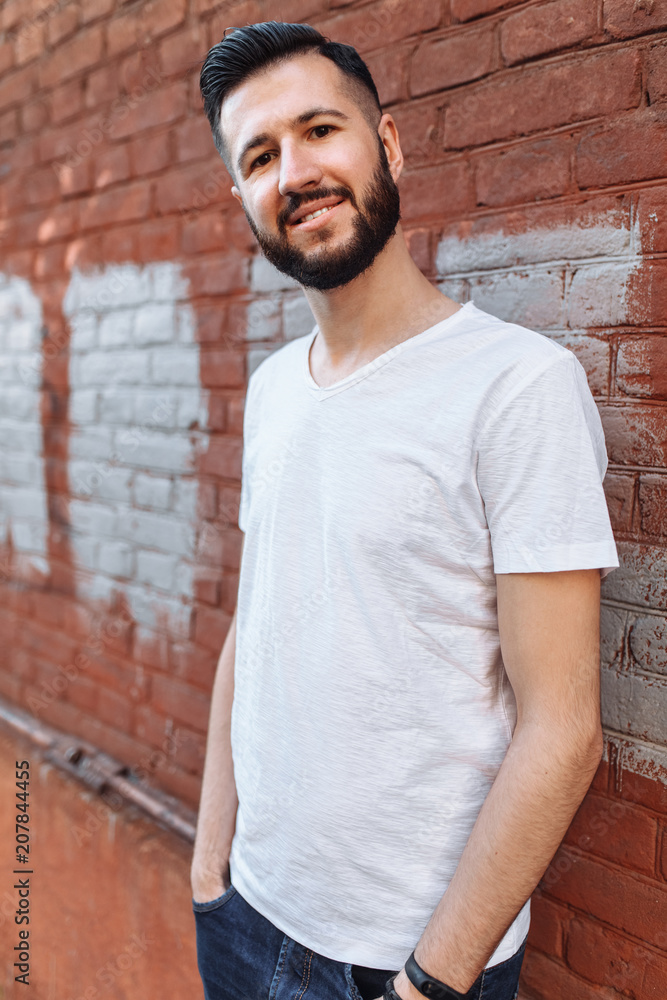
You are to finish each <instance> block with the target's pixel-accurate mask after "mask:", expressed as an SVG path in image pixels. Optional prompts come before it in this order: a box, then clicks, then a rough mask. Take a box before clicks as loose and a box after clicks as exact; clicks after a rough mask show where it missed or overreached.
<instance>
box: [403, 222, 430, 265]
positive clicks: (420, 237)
mask: <svg viewBox="0 0 667 1000" xmlns="http://www.w3.org/2000/svg"><path fill="white" fill-rule="evenodd" d="M431 237H432V234H431V231H430V230H429V229H413V230H412V231H408V232H406V233H405V239H406V241H407V244H408V250H409V251H410V256H411V257H412V259H413V260H414V262H415V264H416V265H417V267H418V268H419V270H420V271H421V272H422V273H423V274H431V272H432V271H433V246H432V242H433V241H432V238H431Z"/></svg>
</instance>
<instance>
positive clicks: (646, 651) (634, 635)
mask: <svg viewBox="0 0 667 1000" xmlns="http://www.w3.org/2000/svg"><path fill="white" fill-rule="evenodd" d="M630 651H631V653H632V657H633V659H634V660H635V662H636V663H637V667H638V669H641V670H646V671H648V672H649V673H654V674H664V675H665V676H667V618H665V617H664V616H663V615H643V616H642V617H641V618H638V619H636V621H634V622H633V624H632V628H631V630H630Z"/></svg>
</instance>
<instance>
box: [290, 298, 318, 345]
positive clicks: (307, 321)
mask: <svg viewBox="0 0 667 1000" xmlns="http://www.w3.org/2000/svg"><path fill="white" fill-rule="evenodd" d="M314 326H315V317H314V316H313V314H312V312H311V309H310V306H309V305H308V302H307V300H306V299H305V297H304V296H303V295H300V296H298V298H291V297H290V298H288V299H285V302H284V304H283V330H284V332H285V339H286V340H295V339H296V338H297V337H305V336H306V334H308V333H310V332H311V331H312V329H313V327H314Z"/></svg>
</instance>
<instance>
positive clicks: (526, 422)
mask: <svg viewBox="0 0 667 1000" xmlns="http://www.w3.org/2000/svg"><path fill="white" fill-rule="evenodd" d="M201 84H202V93H203V95H204V100H205V108H206V112H207V115H208V118H209V121H210V123H211V128H212V131H213V136H214V140H215V142H216V145H217V147H218V149H219V151H220V152H221V154H222V156H223V158H224V161H225V163H226V165H227V167H228V169H229V172H230V174H231V176H232V179H233V187H232V192H233V194H234V196H235V197H236V198H237V199H238V201H239V202H240V203H241V205H242V206H243V209H244V211H245V214H246V216H247V219H248V222H249V225H250V226H251V228H252V231H253V232H254V234H255V235H256V237H257V240H258V242H259V245H260V247H261V249H262V251H263V252H264V253H265V255H266V256H267V257H268V259H269V260H270V261H272V262H273V263H274V264H275V265H276V266H277V267H278V268H280V270H282V271H283V272H284V273H286V274H289V275H291V276H292V277H294V278H296V280H297V281H298V282H300V284H301V285H302V286H303V288H304V291H305V295H306V297H307V299H308V302H309V304H310V307H311V308H312V311H313V314H314V316H315V319H316V322H317V325H316V327H315V329H314V330H313V332H312V333H311V334H309V335H308V336H306V337H302V338H300V339H298V340H294V341H292V342H290V343H288V344H286V345H285V346H284V347H282V348H281V349H280V350H278V351H276V352H274V354H272V355H271V357H270V358H268V359H267V360H265V361H264V363H263V364H262V365H261V366H260V367H259V368H258V369H257V371H256V372H255V373H254V374H253V375H252V377H251V379H250V383H249V387H248V395H247V400H246V415H245V424H244V458H243V484H242V497H241V508H240V514H239V526H240V527H241V529H242V530H243V531H244V549H243V555H242V561H241V574H240V583H239V594H238V603H237V610H236V612H235V614H234V618H233V620H232V625H231V627H230V630H229V634H228V636H227V639H226V641H225V644H224V648H223V651H222V654H221V657H220V663H219V666H218V672H217V676H216V680H215V685H214V690H213V696H212V705H211V717H210V729H209V736H208V747H207V755H206V765H205V770H204V779H203V787H202V797H201V808H200V815H199V823H198V830H197V838H196V844H195V851H194V858H193V865H192V890H193V907H194V910H195V919H196V925H197V947H198V961H199V968H200V972H201V975H202V979H203V982H204V986H205V991H206V997H207V998H208V1000H223V998H224V1000H259V998H267V1000H283V998H284V1000H288V998H294V1000H309V998H310V1000H325V998H327V1000H329V998H331V1000H343V998H346V1000H359V998H360V997H361V998H363V1000H375V998H377V997H379V996H381V995H384V996H386V997H389V998H391V1000H396V998H397V997H398V998H400V1000H421V998H422V997H424V996H429V997H436V998H437V997H442V998H446V997H460V996H465V997H468V998H475V1000H477V998H480V997H482V998H483V1000H510V998H513V997H515V996H516V992H517V983H518V978H519V971H520V968H521V961H522V957H523V948H524V944H525V937H526V934H527V930H528V923H529V913H528V906H529V904H528V899H529V897H530V894H531V892H532V891H533V889H534V888H535V886H536V885H537V883H538V881H539V879H540V877H541V876H542V874H543V872H544V871H545V869H546V867H547V865H548V863H549V861H550V859H551V857H552V856H553V854H554V852H555V851H556V849H557V847H558V845H559V843H560V841H561V839H562V837H563V835H564V833H565V831H566V830H567V827H568V825H569V823H570V821H571V819H572V817H573V815H574V813H575V811H576V809H577V807H578V806H579V804H580V802H581V800H582V798H583V796H584V794H585V792H586V790H587V788H588V786H589V784H590V781H591V779H592V777H593V775H594V773H595V770H596V768H597V765H598V763H599V760H600V754H601V728H600V716H599V689H598V673H599V654H598V617H599V588H600V576H601V570H602V571H603V572H605V571H608V570H609V569H611V568H612V567H614V566H615V565H618V563H617V560H616V551H615V547H614V542H613V536H612V533H611V529H610V525H609V519H608V515H607V509H606V505H605V501H604V495H603V492H602V488H601V479H602V477H603V475H604V471H605V468H606V454H605V451H604V441H603V436H602V430H601V426H600V421H599V417H598V414H597V410H596V407H595V405H594V403H593V401H592V398H591V396H590V392H589V390H588V386H587V383H586V378H585V375H584V373H583V370H582V369H581V366H580V365H579V364H578V362H577V361H576V360H575V358H574V356H573V355H572V354H571V353H570V352H568V351H566V350H564V349H563V348H561V347H560V346H558V345H557V344H555V343H554V342H552V341H550V340H548V339H547V338H545V337H543V336H541V335H539V334H536V333H533V332H530V331H527V330H524V329H522V328H519V327H516V326H513V325H510V324H507V323H503V322H501V321H499V320H497V319H495V318H494V317H492V316H489V315H488V314H486V313H483V312H481V311H480V310H478V309H477V308H476V307H475V306H474V305H473V304H472V303H468V304H467V305H465V306H460V305H459V304H458V303H455V302H453V301H451V300H450V299H448V298H446V297H445V296H443V295H441V294H440V293H439V292H438V291H437V290H436V289H434V288H433V287H432V286H431V284H430V283H429V282H428V281H427V280H426V278H424V276H423V275H422V274H421V273H420V271H419V270H418V269H417V267H416V266H415V264H414V263H413V261H412V260H411V258H410V256H409V253H408V250H407V248H406V243H405V240H404V237H403V234H402V231H401V227H400V224H399V198H398V191H397V187H396V182H397V181H398V178H399V176H400V173H401V170H402V166H403V157H402V154H401V148H400V143H399V137H398V132H397V129H396V125H395V123H394V120H393V118H392V117H391V115H389V114H383V113H382V109H381V108H380V105H379V101H378V97H377V92H376V89H375V86H374V84H373V81H372V79H371V77H370V75H369V73H368V70H367V68H366V67H365V64H364V63H363V61H362V60H361V59H360V57H359V56H358V54H357V53H356V52H355V50H354V49H352V48H351V47H349V46H344V45H340V44H337V43H331V42H327V41H326V40H325V39H324V38H323V37H322V36H321V35H320V34H319V33H318V32H317V31H316V30H315V29H313V28H312V27H310V26H308V25H289V24H277V23H274V22H270V23H265V24H256V25H254V26H248V27H245V28H241V29H234V30H233V31H232V32H231V33H230V34H228V35H226V37H225V38H224V39H223V41H222V42H220V43H219V44H218V45H216V46H214V47H213V48H212V49H211V51H210V52H209V54H208V56H207V59H206V61H205V64H204V67H203V70H202V77H201ZM436 209H437V206H435V205H434V210H436Z"/></svg>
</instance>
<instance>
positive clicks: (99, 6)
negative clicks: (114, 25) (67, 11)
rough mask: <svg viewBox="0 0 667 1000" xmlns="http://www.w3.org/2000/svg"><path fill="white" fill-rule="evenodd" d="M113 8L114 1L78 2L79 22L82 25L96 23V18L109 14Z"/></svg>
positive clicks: (80, 0) (93, 0)
mask: <svg viewBox="0 0 667 1000" xmlns="http://www.w3.org/2000/svg"><path fill="white" fill-rule="evenodd" d="M115 6H117V3H116V0H79V8H80V10H81V21H82V22H83V24H88V23H89V22H90V21H96V20H97V18H98V17H104V16H105V15H106V14H110V13H111V11H112V10H113V9H114V7H115Z"/></svg>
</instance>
